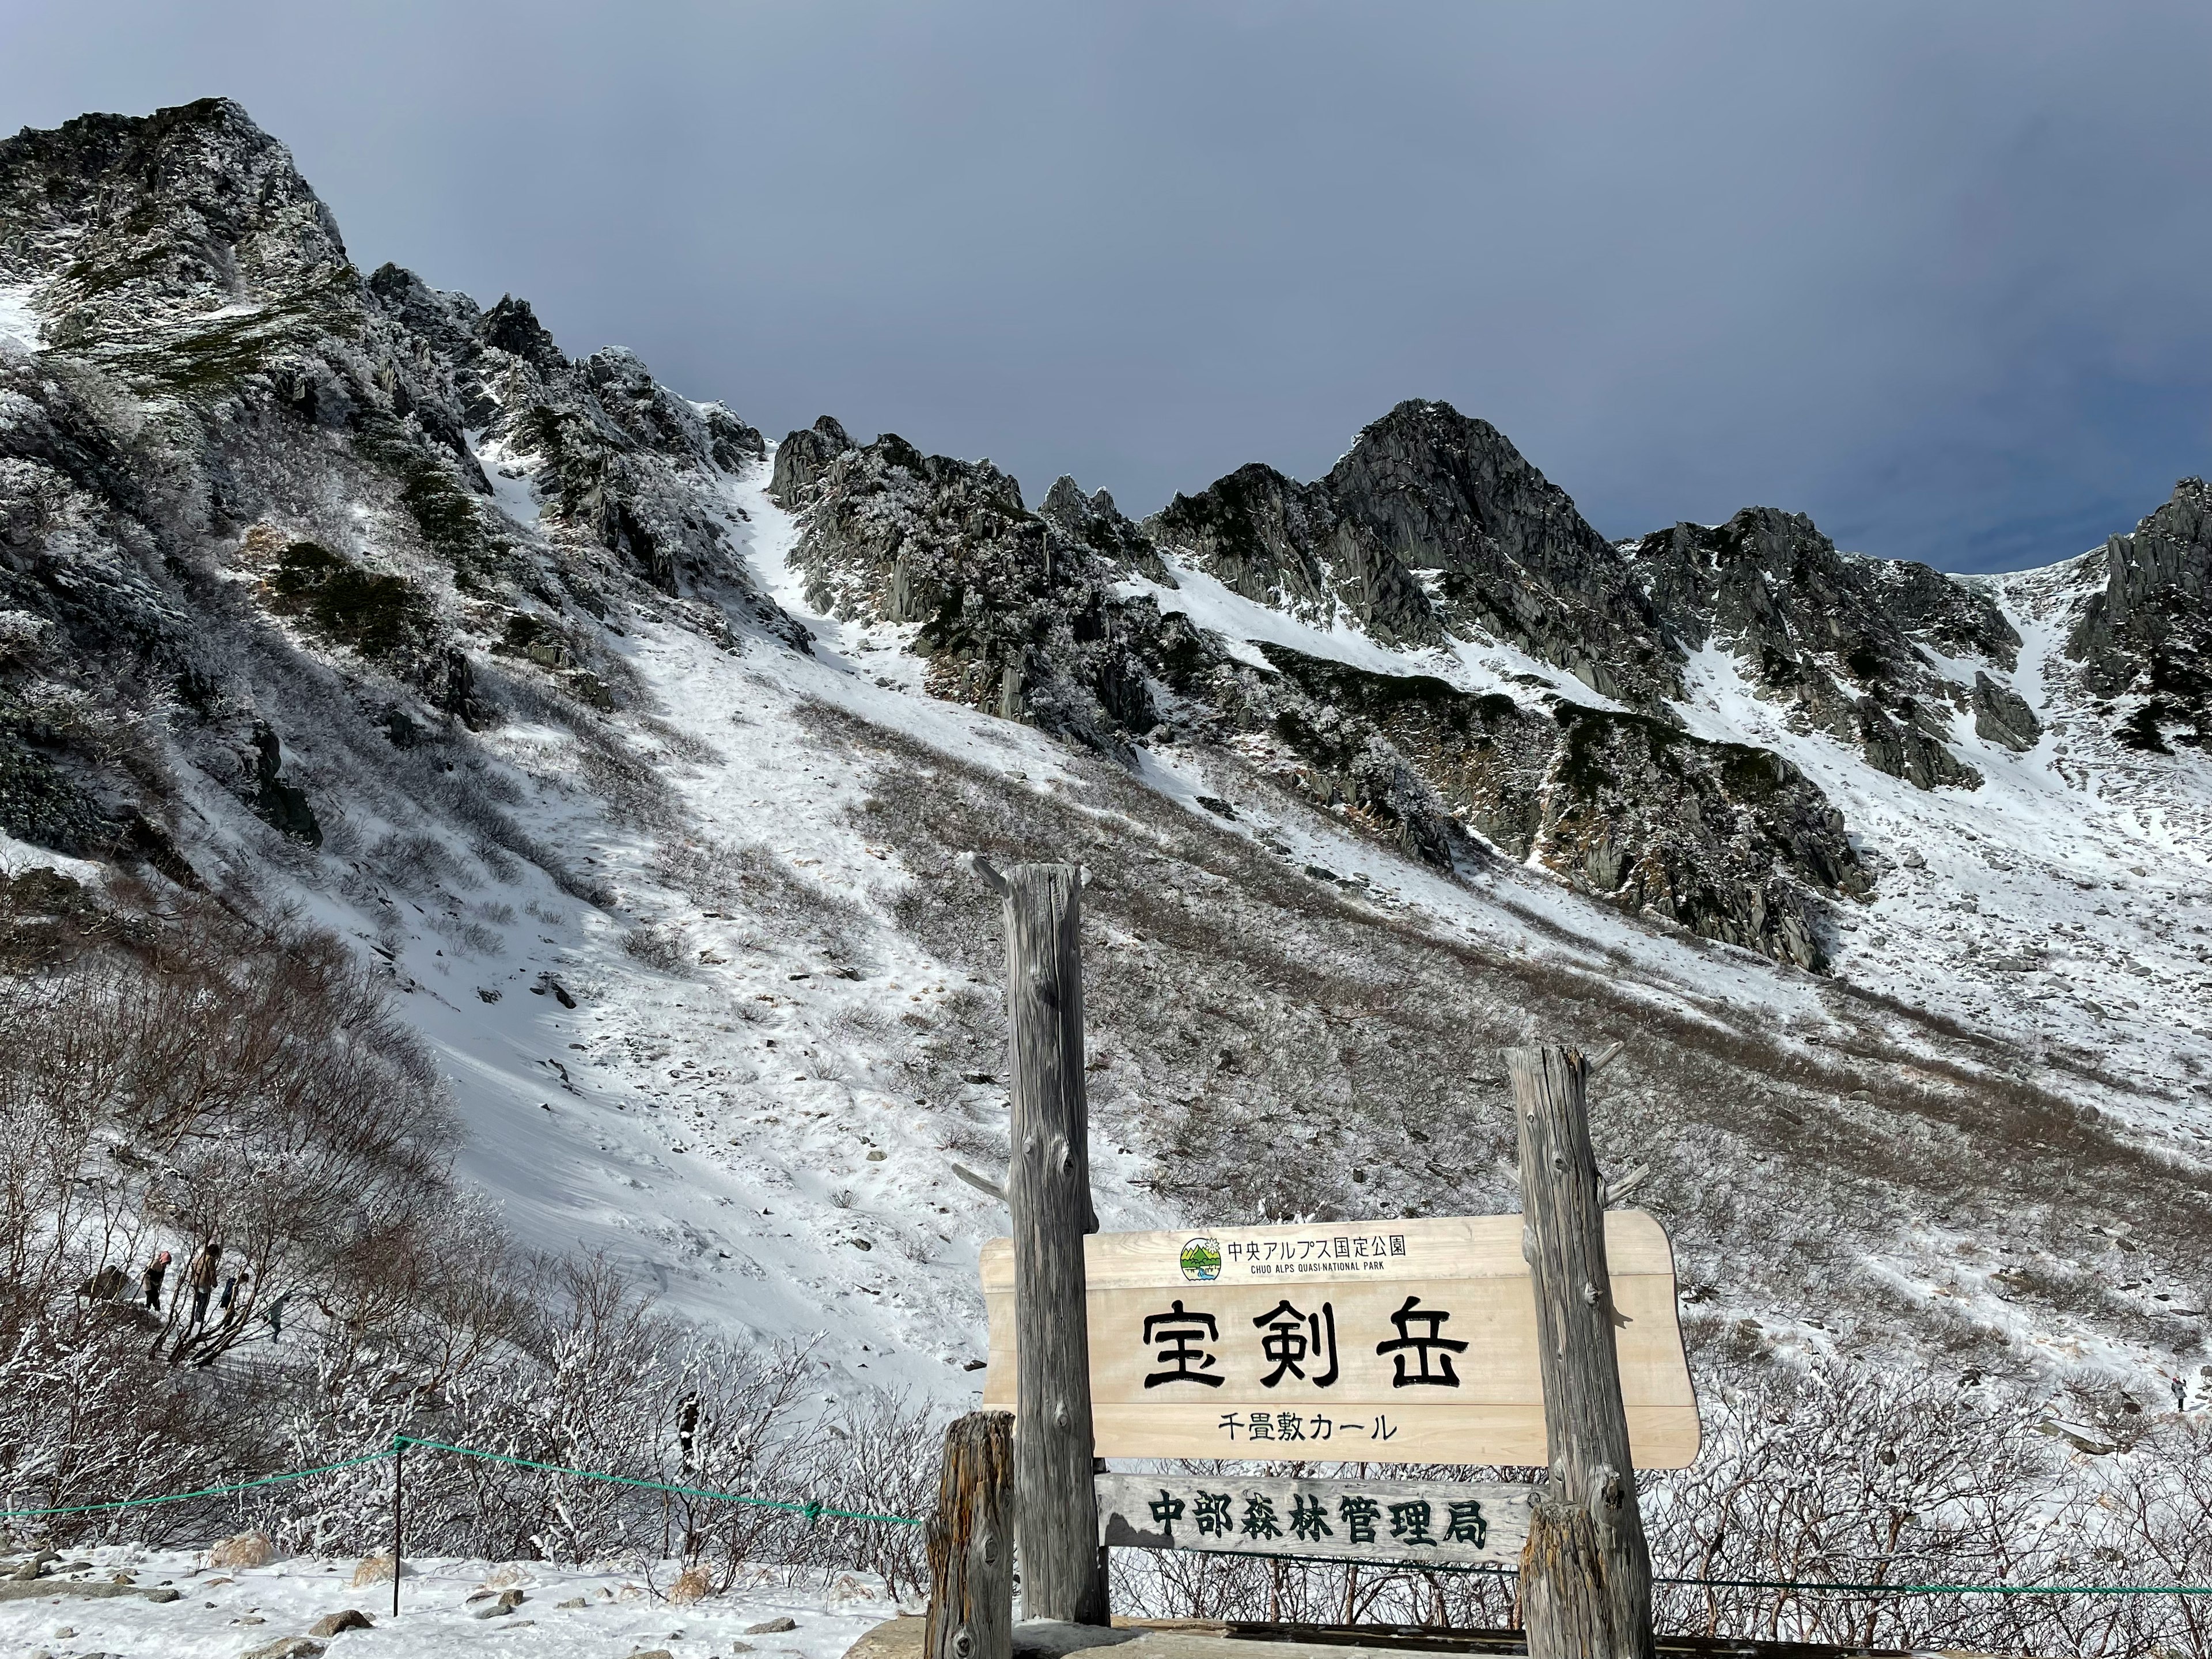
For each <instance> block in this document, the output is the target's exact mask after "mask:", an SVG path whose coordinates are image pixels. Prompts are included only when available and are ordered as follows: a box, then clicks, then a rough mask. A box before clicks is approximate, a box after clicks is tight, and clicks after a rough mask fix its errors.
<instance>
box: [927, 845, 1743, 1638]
mask: <svg viewBox="0 0 2212 1659" xmlns="http://www.w3.org/2000/svg"><path fill="white" fill-rule="evenodd" d="M970 862H971V865H972V867H973V868H974V869H975V872H976V874H977V875H978V876H979V877H980V878H981V879H982V880H984V881H985V882H986V883H987V884H988V885H989V886H990V887H991V889H992V890H993V891H994V892H996V893H997V894H998V895H999V896H1000V899H1001V900H1002V901H1003V912H1004V921H1005V926H1006V986H1007V992H1006V997H1007V1009H1008V1015H1009V1018H1010V1022H1011V1024H1012V1049H1013V1059H1014V1066H1013V1086H1012V1091H1011V1092H1012V1126H1011V1127H1012V1148H1013V1158H1012V1166H1011V1168H1010V1169H1009V1170H1008V1171H1007V1181H1006V1188H1005V1191H1004V1194H1003V1195H1004V1197H1005V1199H1006V1202H1007V1206H1008V1208H1009V1209H1010V1211H1011V1212H1012V1224H1013V1225H1012V1237H1011V1238H1000V1239H994V1240H991V1241H990V1242H988V1243H987V1244H985V1246H984V1247H983V1251H982V1260H981V1267H982V1279H983V1290H984V1298H985V1303H986V1305H987V1310H988V1315H989V1322H990V1370H989V1374H988V1376H987V1378H986V1380H985V1384H984V1395H983V1397H984V1401H985V1403H986V1405H987V1406H999V1407H1012V1412H1013V1416H1012V1431H1013V1432H1012V1449H1011V1455H1008V1451H1007V1448H1006V1425H1007V1421H1008V1419H1007V1418H1006V1415H1005V1414H1004V1413H995V1414H993V1413H978V1414H975V1415H974V1416H970V1417H968V1418H963V1419H961V1420H960V1422H959V1423H957V1424H955V1425H953V1429H952V1431H951V1433H950V1434H949V1435H948V1437H947V1441H946V1460H947V1461H946V1469H945V1480H944V1485H943V1488H942V1492H941V1495H940V1504H939V1516H938V1519H937V1521H936V1522H935V1525H934V1527H933V1534H932V1538H931V1546H930V1561H931V1568H932V1581H933V1582H932V1590H933V1595H932V1604H931V1612H930V1620H929V1636H928V1650H929V1659H1008V1655H1009V1653H1010V1644H1011V1622H1010V1621H1011V1613H1010V1612H1008V1613H1007V1616H1006V1618H1004V1619H1002V1618H1001V1617H1000V1612H1001V1611H1005V1610H1006V1601H1007V1599H1008V1597H1009V1595H1010V1594H1011V1591H1010V1588H1009V1585H1008V1581H1007V1573H1008V1571H1009V1568H1010V1565H1011V1563H1010V1562H1009V1561H1008V1559H1007V1558H1006V1553H1005V1552H1004V1549H1003V1547H1002V1546H1003V1541H1004V1534H1005V1532H1006V1526H1007V1515H1008V1510H1009V1509H1010V1508H1011V1511H1012V1530H1013V1533H1014V1534H1015V1538H1016V1541H1017V1543H1018V1553H1019V1556H1020V1571H1021V1577H1022V1586H1023V1589H1022V1599H1023V1612H1024V1614H1025V1616H1027V1617H1029V1618H1031V1619H1039V1618H1042V1619H1052V1620H1063V1621H1066V1622H1071V1623H1080V1624H1103V1623H1105V1622H1106V1621H1107V1608H1106V1590H1105V1569H1104V1548H1105V1547H1107V1546H1118V1547H1129V1548H1139V1549H1194V1550H1202V1551H1212V1552H1219V1553H1236V1554H1263V1555H1297V1556H1313V1557H1319V1558H1322V1559H1337V1560H1344V1561H1347V1562H1357V1561H1375V1562H1378V1563H1380V1562H1389V1563H1393V1564H1401V1563H1408V1562H1410V1563H1414V1564H1418V1565H1431V1564H1433V1565H1437V1566H1440V1567H1449V1566H1469V1565H1478V1564H1485V1563H1501V1562H1509V1561H1517V1562H1518V1563H1519V1565H1520V1569H1521V1580H1522V1602H1523V1606H1524V1609H1525V1615H1526V1622H1527V1627H1528V1650H1529V1653H1530V1656H1531V1659H1650V1656H1651V1654H1652V1651H1653V1647H1652V1633H1651V1567H1650V1553H1649V1550H1648V1548H1647V1547H1646V1544H1645V1541H1644V1530H1643V1523H1642V1521H1641V1518H1640V1516H1639V1515H1638V1509H1637V1503H1636V1480H1635V1471H1636V1468H1637V1466H1638V1465H1641V1466H1643V1467H1644V1468H1684V1467H1686V1465H1687V1464H1688V1463H1689V1462H1691V1461H1692V1459H1693V1458H1695V1457H1696V1455H1697V1453H1698V1437H1699V1435H1698V1413H1697V1402H1696V1400H1695V1398H1694V1397H1693V1395H1692V1393H1691V1389H1690V1377H1689V1370H1688V1366H1687V1364H1686V1361H1685V1359H1684V1356H1683V1352H1682V1340H1681V1332H1680V1327H1679V1325H1678V1324H1677V1322H1676V1319H1675V1312H1674V1260H1673V1254H1672V1251H1671V1249H1669V1247H1668V1242H1667V1237H1666V1234H1665V1232H1664V1231H1662V1229H1661V1228H1660V1226H1659V1224H1658V1223H1657V1222H1656V1220H1654V1219H1653V1218H1651V1217H1650V1216H1649V1215H1646V1214H1644V1213H1643V1212H1638V1211H1627V1210H1613V1211H1608V1210H1607V1209H1606V1207H1605V1206H1606V1202H1607V1189H1606V1188H1605V1186H1604V1184H1603V1183H1602V1182H1601V1180H1600V1179H1599V1176H1598V1172H1597V1166H1596V1160H1595V1157H1594V1156H1593V1154H1592V1152H1591V1149H1590V1140H1589V1115H1588V1110H1587V1106H1586V1102H1585V1088H1586V1082H1587V1078H1588V1073H1589V1069H1590V1067H1589V1065H1588V1064H1587V1063H1586V1062H1585V1061H1584V1060H1583V1056H1582V1055H1581V1054H1580V1053H1579V1052H1577V1050H1575V1049H1573V1048H1564V1047H1547V1048H1516V1049H1512V1050H1509V1051H1508V1053H1507V1055H1506V1060H1507V1066H1508V1070H1509V1072H1510V1075H1511V1079H1512V1085H1513V1098H1514V1115H1515V1120H1516V1127H1517V1129H1518V1133H1519V1139H1520V1148H1521V1170H1522V1200H1523V1203H1524V1206H1525V1209H1526V1213H1525V1214H1524V1215H1518V1216H1510V1215H1509V1216H1471V1217H1447V1218H1435V1217H1425V1218H1407V1219H1405V1220H1398V1221H1356V1222H1337V1223H1312V1224H1304V1225H1271V1226H1263V1227H1247V1226H1235V1227H1219V1228H1194V1229H1190V1230H1187V1231H1176V1232H1152V1233H1121V1234H1108V1235H1103V1236H1102V1235H1098V1234H1097V1231H1096V1229H1097V1221H1096V1218H1095V1217H1094V1215H1093V1212H1092V1210H1091V1193H1090V1167H1089V1153H1088V1146H1087V1139H1088V1109H1087V1106H1086V1103H1085V1097H1084V1081H1083V1079H1084V1067H1083V996H1082V992H1083V979H1082V959H1081V948H1080V940H1081V890H1082V883H1081V877H1080V872H1079V871H1077V870H1076V869H1075V868H1074V867H1073V866H1069V865H1024V866H1016V867H1014V868H1013V869H1012V870H1009V871H1007V872H1006V873H1005V874H1003V875H1002V874H1000V872H998V871H996V870H994V869H993V868H992V866H990V865H989V864H987V863H986V862H985V861H984V860H982V859H981V857H977V858H975V859H973V860H971V861H970ZM1603 1058H1604V1057H1602V1056H1601V1060H1602V1059H1603ZM961 1173H962V1174H963V1176H965V1177H966V1178H967V1179H969V1180H970V1181H971V1182H974V1183H975V1184H976V1185H978V1186H980V1187H981V1188H983V1189H984V1190H986V1191H987V1192H991V1193H994V1194H997V1193H998V1192H999V1189H998V1188H997V1187H996V1186H995V1185H994V1183H992V1182H989V1181H987V1180H986V1179H984V1178H982V1177H978V1176H971V1175H969V1174H968V1172H966V1171H961ZM1100 1455H1109V1456H1125V1457H1146V1458H1164V1459H1237V1460H1250V1461H1271V1460H1281V1461H1284V1462H1342V1463H1357V1464H1361V1465H1373V1464H1386V1465H1387V1464H1390V1463H1471V1464H1515V1465H1523V1466H1526V1465H1536V1466H1540V1467H1545V1468H1548V1470H1549V1474H1550V1479H1549V1480H1548V1481H1547V1483H1546V1484H1544V1485H1543V1486H1470V1485H1454V1484H1449V1483H1441V1482H1435V1481H1390V1480H1379V1479H1378V1480H1367V1479H1325V1480H1324V1479H1313V1480H1309V1479H1291V1478H1254V1477H1247V1476H1241V1475H1238V1476H1231V1475H1220V1476H1208V1475H1191V1474H1172V1475H1152V1474H1147V1475H1135V1474H1106V1473H1104V1468H1105V1466H1104V1464H1103V1462H1095V1461H1094V1460H1095V1459H1096V1458H1097V1457H1098V1456H1100Z"/></svg>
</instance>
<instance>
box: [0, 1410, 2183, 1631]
mask: <svg viewBox="0 0 2212 1659" xmlns="http://www.w3.org/2000/svg"><path fill="white" fill-rule="evenodd" d="M409 1446H420V1447H422V1449H424V1450H426V1451H442V1452H451V1453H453V1455H456V1456H459V1457H473V1458H477V1459H479V1460H480V1461H482V1462H489V1463H506V1464H509V1465H511V1466H513V1468H521V1469H536V1470H538V1471H539V1472H541V1473H543V1474H565V1475H568V1476H570V1477H572V1478H574V1479H575V1480H599V1481H604V1482H605V1483H606V1484H608V1485H610V1486H635V1487H637V1488H639V1489H641V1490H643V1491H646V1492H668V1493H671V1494H672V1495H673V1496H676V1497H678V1498H703V1499H705V1500H707V1501H708V1502H710V1503H716V1504H746V1505H749V1506H750V1507H752V1508H755V1509H765V1510H782V1511H783V1512H785V1513H786V1514H790V1515H798V1516H805V1520H806V1523H807V1525H809V1526H812V1525H814V1524H815V1523H816V1522H819V1521H820V1520H822V1519H823V1517H824V1516H828V1517H829V1518H830V1519H831V1520H836V1521H867V1522H879V1523H882V1524H884V1525H889V1526H897V1527H918V1526H921V1525H922V1524H923V1523H922V1522H921V1521H920V1520H918V1519H916V1518H915V1516H910V1515H874V1514H871V1513H869V1512H868V1511H866V1510H840V1509H833V1508H831V1507H829V1505H827V1504H823V1503H822V1502H821V1501H820V1500H819V1499H815V1498H809V1499H806V1500H805V1501H804V1502H798V1501H793V1500H791V1499H787V1498H755V1497H752V1496H750V1494H748V1493H745V1492H716V1491H714V1490H712V1489H711V1488H708V1487H704V1486H675V1485H671V1484H670V1483H669V1482H667V1481H664V1480H639V1479H637V1478H636V1477H635V1476H633V1475H627V1474H601V1473H600V1472H599V1471H598V1470H595V1469H578V1468H569V1467H568V1465H566V1464H562V1463H545V1462H538V1460H537V1459H535V1458H529V1457H516V1456H513V1455H511V1454H509V1453H507V1452H494V1451H483V1450H481V1449H478V1448H477V1447H474V1446H456V1445H453V1444H452V1443H449V1442H447V1441H443V1440H424V1439H421V1438H418V1437H416V1436H414V1435H411V1434H395V1435H393V1436H392V1443H391V1444H390V1445H389V1446H386V1447H385V1448H383V1449H381V1450H380V1451H373V1452H363V1453H362V1455H360V1456H358V1457H346V1458H341V1459H339V1460H338V1461H337V1462H335V1463H321V1464H318V1465H317V1466H316V1467H315V1468H311V1469H294V1470H291V1471H289V1472H288V1473H286V1474H264V1475H262V1476H260V1477H259V1478H258V1479H256V1480H242V1481H240V1482H238V1483H237V1484H235V1485H234V1486H204V1487H201V1488H200V1489H199V1490H197V1491H196V1492H168V1493H164V1494H162V1495H161V1496H158V1497H152V1498H118V1499H116V1500H114V1501H113V1502H111V1503H106V1504H61V1505H57V1506H55V1507H52V1508H48V1509H34V1510H0V1521H15V1520H27V1519H30V1518H32V1517H34V1516H42V1515H89V1514H94V1513H96V1512H102V1511H106V1510H127V1509H139V1508H143V1507H146V1506H148V1505H149V1504H182V1503H185V1502H187V1501H189V1500H190V1499H192V1498H228V1497H229V1496H230V1495H232V1494H233V1493H234V1492H250V1491H252V1489H253V1488H254V1487H256V1486H278V1485H281V1484H283V1482H286V1481H290V1480H307V1479H309V1478H311V1477H312V1476H314V1475H318V1474H331V1473H332V1472H333V1471H335V1470H337V1469H347V1468H355V1467H356V1466H357V1465H360V1464H362V1463H374V1462H377V1461H378V1460H379V1459H380V1458H386V1457H396V1456H398V1455H399V1453H400V1452H401V1451H402V1450H403V1449H405V1448H406V1447H409ZM1222 1553H1224V1554H1228V1553H1232V1552H1228V1551H1224V1552H1222ZM1243 1559H1259V1560H1274V1561H1304V1562H1311V1563H1315V1564H1318V1565H1326V1566H1368V1567H1380V1568H1383V1569H1385V1570H1387V1571H1413V1572H1451V1573H1470V1574H1478V1575H1483V1576H1487V1577H1500V1578H1511V1577H1517V1576H1518V1574H1517V1571H1516V1569H1514V1568H1512V1567H1473V1566H1461V1565H1455V1564H1447V1563H1443V1562H1437V1561H1401V1560H1382V1561H1350V1562H1348V1561H1346V1560H1344V1559H1340V1558H1338V1557H1333V1556H1316V1555H1293V1554H1281V1555H1275V1554H1270V1555H1267V1556H1261V1557H1245V1558H1243ZM1651 1582H1652V1583H1655V1584H1674V1585H1680V1586H1683V1587H1686V1588H1688V1589H1768V1590H1812V1591H1820V1592H1832V1593H1840V1594H1845V1595H2212V1584H1884V1583H1859V1584H1854V1583H1826V1582H1822V1581H1818V1580H1800V1579H1792V1578H1679V1577H1668V1576H1666V1575H1663V1574H1659V1575H1655V1576H1654V1577H1653V1578H1652V1581H1651Z"/></svg>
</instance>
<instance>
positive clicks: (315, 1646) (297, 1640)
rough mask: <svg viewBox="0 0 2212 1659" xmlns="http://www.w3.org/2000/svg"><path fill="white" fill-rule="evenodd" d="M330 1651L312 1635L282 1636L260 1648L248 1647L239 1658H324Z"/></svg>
mask: <svg viewBox="0 0 2212 1659" xmlns="http://www.w3.org/2000/svg"><path fill="white" fill-rule="evenodd" d="M329 1651H330V1649H329V1648H328V1646H326V1645H325V1644H323V1643H321V1642H318V1641H316V1640H314V1639H313V1638H311V1637H306V1636H280V1637H278V1638H276V1640H275V1641H273V1642H264V1643H263V1644H261V1645H260V1646H259V1647H258V1648H248V1649H247V1650H246V1651H245V1652H244V1653H242V1654H240V1656H239V1659H322V1656H323V1655H324V1654H325V1653H327V1652H329Z"/></svg>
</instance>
